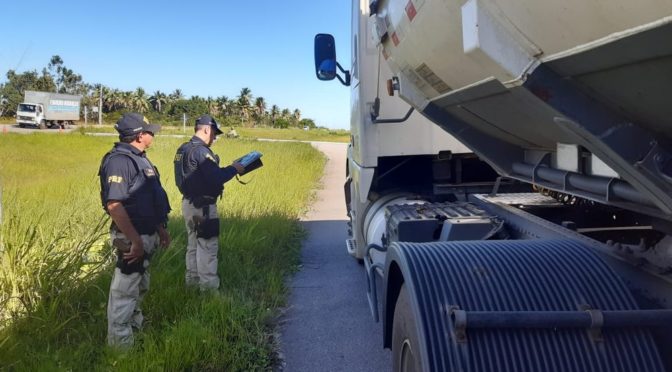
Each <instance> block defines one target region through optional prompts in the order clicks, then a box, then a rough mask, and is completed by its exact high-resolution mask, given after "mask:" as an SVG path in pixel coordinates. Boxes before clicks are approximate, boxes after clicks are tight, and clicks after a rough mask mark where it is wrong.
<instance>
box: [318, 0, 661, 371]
mask: <svg viewBox="0 0 672 372" xmlns="http://www.w3.org/2000/svg"><path fill="white" fill-rule="evenodd" d="M351 20H352V33H351V35H350V38H349V39H350V41H351V43H352V44H351V57H352V59H351V61H350V62H351V64H350V66H349V69H347V70H346V69H344V68H343V67H342V66H341V65H340V64H339V63H338V61H337V58H336V51H335V45H336V41H335V40H334V38H333V36H331V35H328V34H318V35H317V36H316V37H315V72H316V75H317V78H318V79H320V80H333V79H335V78H337V79H338V80H340V81H341V83H343V84H344V85H347V86H349V87H350V89H351V105H350V111H351V113H352V115H351V133H352V137H351V138H352V141H351V143H350V147H349V149H348V161H347V175H346V185H345V194H346V195H345V200H346V205H347V211H348V216H349V218H350V222H349V225H350V233H351V239H349V240H348V241H347V242H346V247H347V251H348V252H349V253H350V254H351V255H352V256H353V257H354V258H355V259H357V260H359V261H361V262H363V263H364V266H365V269H366V274H367V275H366V279H367V280H366V281H364V280H363V281H362V285H364V286H366V288H367V292H368V297H369V305H370V308H371V314H372V315H373V318H374V320H375V321H379V320H380V321H381V322H382V327H383V340H382V341H383V345H384V347H386V348H390V349H391V350H392V358H393V367H394V370H395V371H441V372H443V371H549V370H553V371H587V370H591V371H669V370H672V329H671V328H672V310H671V309H672V105H671V104H670V102H669V99H670V98H669V97H670V93H671V92H672V43H671V42H670V40H672V1H660V0H642V1H639V2H632V1H628V0H567V1H562V2H547V1H537V0H519V1H497V2H494V1H487V0H466V1H465V0H381V1H373V0H372V1H370V0H352V19H351ZM339 71H340V73H339ZM379 293H380V296H379ZM351 316H352V317H358V316H362V314H351ZM350 341H351V342H352V343H355V344H356V342H357V340H350Z"/></svg>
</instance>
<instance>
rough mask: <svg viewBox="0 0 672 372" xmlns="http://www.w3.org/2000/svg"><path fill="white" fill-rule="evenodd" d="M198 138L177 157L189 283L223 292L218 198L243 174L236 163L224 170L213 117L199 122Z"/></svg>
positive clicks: (189, 143)
mask: <svg viewBox="0 0 672 372" xmlns="http://www.w3.org/2000/svg"><path fill="white" fill-rule="evenodd" d="M195 132H196V133H195V134H194V136H193V137H192V138H191V140H189V142H186V143H184V144H182V146H180V148H179V149H178V150H177V153H176V154H175V161H174V165H175V183H176V184H177V187H178V189H179V190H180V192H181V193H182V195H183V197H184V198H183V200H182V215H183V217H184V222H185V224H186V225H187V234H188V237H187V254H186V264H187V270H186V275H185V277H186V278H185V279H186V283H187V285H194V286H196V285H198V286H199V287H200V289H201V290H212V289H217V288H219V276H217V251H218V250H219V247H218V244H219V217H218V216H217V206H216V204H215V203H216V201H217V198H218V197H219V196H220V195H222V192H223V191H224V183H226V182H227V181H229V180H230V179H231V178H233V177H234V176H235V175H236V174H239V173H241V172H243V169H244V168H243V166H242V165H241V164H239V163H233V164H231V165H230V166H228V167H223V168H220V166H219V157H218V156H217V155H215V154H214V153H213V152H212V150H210V146H211V145H212V143H213V142H214V141H215V138H216V137H217V136H218V135H220V134H222V131H221V130H220V129H219V125H218V124H217V122H216V121H215V119H213V118H212V117H211V116H209V115H202V116H201V117H199V118H198V119H196V127H195Z"/></svg>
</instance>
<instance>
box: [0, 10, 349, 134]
mask: <svg viewBox="0 0 672 372" xmlns="http://www.w3.org/2000/svg"><path fill="white" fill-rule="evenodd" d="M29 4H30V5H28V3H25V2H20V1H7V2H6V3H5V4H3V6H2V13H3V17H2V18H3V21H2V23H0V35H3V41H2V44H0V74H1V76H0V82H4V81H6V77H5V74H6V72H7V71H8V70H9V69H15V70H17V71H18V72H24V71H27V70H34V69H36V70H38V71H41V69H42V68H43V67H46V65H47V64H48V63H49V59H50V58H51V56H52V55H60V56H61V58H62V59H63V61H64V65H65V66H66V67H68V68H70V69H72V70H73V71H75V72H76V73H79V74H80V75H82V77H83V78H84V80H85V81H86V82H88V83H102V84H104V85H106V86H109V87H111V88H117V89H121V90H135V89H136V88H137V87H142V88H144V89H145V91H147V92H148V93H152V92H154V91H156V90H160V91H162V92H164V93H170V92H172V91H174V90H175V89H176V88H179V89H181V90H182V92H183V93H184V94H185V95H186V96H192V95H199V96H202V97H207V96H213V97H217V96H221V95H226V96H228V97H229V98H233V97H235V96H237V95H238V93H239V92H240V89H241V88H243V87H248V88H250V89H251V90H252V94H253V96H254V97H257V96H262V97H264V98H265V100H266V102H267V105H268V107H269V108H270V106H271V105H273V104H276V105H278V106H279V107H280V108H281V109H283V108H288V109H290V110H292V111H293V110H294V109H295V108H298V109H299V110H301V113H302V116H303V117H306V118H311V119H314V120H315V121H316V122H317V124H318V125H322V126H327V127H330V128H348V126H349V89H348V88H347V87H344V86H342V85H341V84H340V83H338V82H337V81H330V82H321V81H318V80H317V79H316V78H315V73H314V67H313V64H314V62H313V38H314V36H315V34H317V33H320V32H326V33H331V34H333V35H334V36H335V37H336V40H337V53H338V59H339V60H340V61H341V64H342V65H349V60H350V44H349V39H350V36H349V30H350V2H347V1H343V0H335V1H332V0H317V1H309V0H282V1H277V0H275V1H274V0H261V1H227V0H221V1H201V0H197V1H163V2H155V1H141V0H140V1H138V0H136V1H128V0H121V1H118V0H115V1H105V2H90V1H88V2H85V1H42V0H40V1H31V2H29Z"/></svg>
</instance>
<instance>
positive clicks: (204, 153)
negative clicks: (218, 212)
mask: <svg viewBox="0 0 672 372" xmlns="http://www.w3.org/2000/svg"><path fill="white" fill-rule="evenodd" d="M237 173H238V172H237V171H236V168H234V167H233V166H228V167H224V168H220V167H219V156H217V155H215V154H214V153H213V152H212V150H210V148H209V147H208V146H207V145H206V144H205V142H203V140H201V139H200V138H198V137H196V136H194V137H192V138H191V140H190V141H189V142H186V143H184V144H182V146H180V148H179V149H178V150H177V154H176V155H175V182H176V184H177V187H178V188H179V189H180V192H181V193H182V195H184V198H185V199H187V200H189V201H191V202H192V203H194V204H195V205H196V206H197V207H200V206H202V205H205V204H214V202H215V200H216V199H217V197H218V196H220V195H221V194H222V191H223V190H224V183H226V182H227V181H229V180H231V179H232V178H233V177H234V176H235V175H236V174H237ZM202 200H205V202H203V201H202Z"/></svg>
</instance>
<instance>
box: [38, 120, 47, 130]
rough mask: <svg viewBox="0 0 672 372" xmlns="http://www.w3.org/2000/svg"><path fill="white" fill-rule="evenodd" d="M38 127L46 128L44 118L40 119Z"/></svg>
mask: <svg viewBox="0 0 672 372" xmlns="http://www.w3.org/2000/svg"><path fill="white" fill-rule="evenodd" d="M38 127H39V128H40V129H47V123H46V122H45V121H44V120H40V125H39V126H38Z"/></svg>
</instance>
